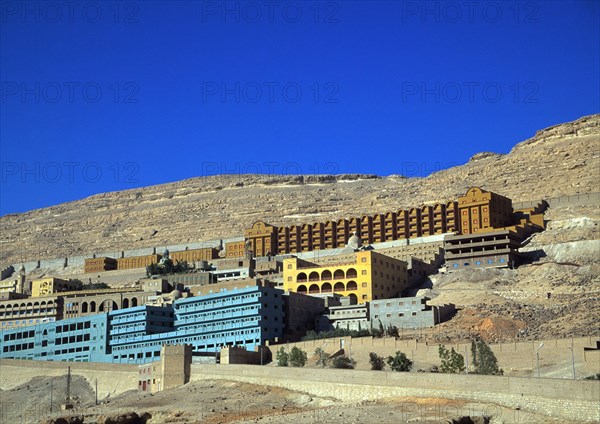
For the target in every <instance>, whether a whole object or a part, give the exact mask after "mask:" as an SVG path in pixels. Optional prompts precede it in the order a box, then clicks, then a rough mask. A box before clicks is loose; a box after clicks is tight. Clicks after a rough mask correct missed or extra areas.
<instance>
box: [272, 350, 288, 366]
mask: <svg viewBox="0 0 600 424" xmlns="http://www.w3.org/2000/svg"><path fill="white" fill-rule="evenodd" d="M289 359H290V355H288V354H287V353H286V351H285V348H283V347H281V348H280V349H279V350H278V351H277V353H276V354H275V360H276V361H277V366H279V367H287V366H288V363H289Z"/></svg>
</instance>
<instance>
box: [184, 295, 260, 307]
mask: <svg viewBox="0 0 600 424" xmlns="http://www.w3.org/2000/svg"><path fill="white" fill-rule="evenodd" d="M259 296H260V293H253V294H244V295H238V296H230V297H226V298H221V299H213V300H203V299H194V301H192V302H189V303H187V302H186V303H183V304H181V303H180V304H176V308H177V309H180V310H186V309H190V308H198V307H199V306H202V308H203V309H206V308H219V307H223V306H225V305H223V304H224V303H229V304H237V303H239V301H240V300H248V299H255V298H258V297H259Z"/></svg>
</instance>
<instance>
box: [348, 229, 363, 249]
mask: <svg viewBox="0 0 600 424" xmlns="http://www.w3.org/2000/svg"><path fill="white" fill-rule="evenodd" d="M348 246H349V247H351V248H353V249H358V248H359V247H361V246H362V240H361V239H360V238H359V237H358V236H357V235H356V233H354V234H352V237H350V238H349V239H348Z"/></svg>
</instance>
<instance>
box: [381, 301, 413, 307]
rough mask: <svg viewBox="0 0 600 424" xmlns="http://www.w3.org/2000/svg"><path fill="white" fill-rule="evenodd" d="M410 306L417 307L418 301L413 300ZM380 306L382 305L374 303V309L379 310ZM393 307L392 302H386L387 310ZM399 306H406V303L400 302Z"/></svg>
mask: <svg viewBox="0 0 600 424" xmlns="http://www.w3.org/2000/svg"><path fill="white" fill-rule="evenodd" d="M410 304H411V305H416V304H417V301H416V300H411V302H410ZM379 305H381V303H374V304H373V307H374V308H379ZM391 306H392V302H385V307H386V308H390V307H391ZM398 306H404V301H403V300H402V301H400V302H398Z"/></svg>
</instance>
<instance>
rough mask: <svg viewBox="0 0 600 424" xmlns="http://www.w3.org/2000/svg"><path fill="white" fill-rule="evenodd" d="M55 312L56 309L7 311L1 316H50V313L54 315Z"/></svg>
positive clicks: (0, 312)
mask: <svg viewBox="0 0 600 424" xmlns="http://www.w3.org/2000/svg"><path fill="white" fill-rule="evenodd" d="M53 312H55V311H54V309H46V308H41V309H34V310H28V311H25V310H22V311H20V310H16V309H15V310H12V311H11V310H10V309H7V310H6V312H3V311H0V316H7V317H8V316H15V315H38V314H49V313H53Z"/></svg>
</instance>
